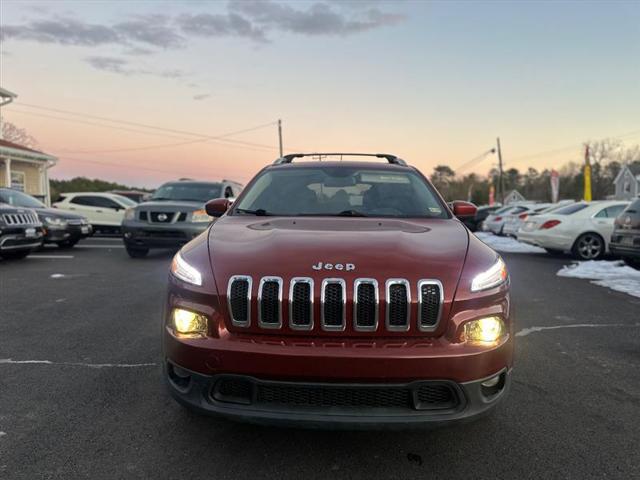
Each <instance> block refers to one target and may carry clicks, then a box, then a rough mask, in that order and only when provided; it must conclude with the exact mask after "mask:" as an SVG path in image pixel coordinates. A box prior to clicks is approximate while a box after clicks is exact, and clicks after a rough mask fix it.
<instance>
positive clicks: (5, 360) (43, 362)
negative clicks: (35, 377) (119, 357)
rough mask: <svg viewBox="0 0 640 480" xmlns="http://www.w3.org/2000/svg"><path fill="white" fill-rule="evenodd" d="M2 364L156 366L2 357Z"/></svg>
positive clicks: (0, 360)
mask: <svg viewBox="0 0 640 480" xmlns="http://www.w3.org/2000/svg"><path fill="white" fill-rule="evenodd" d="M0 364H11V365H27V364H35V365H63V366H68V367H88V368H140V367H155V366H156V364H155V363H78V362H52V361H51V360H13V359H11V358H0Z"/></svg>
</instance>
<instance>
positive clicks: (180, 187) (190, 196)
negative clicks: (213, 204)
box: [151, 182, 222, 203]
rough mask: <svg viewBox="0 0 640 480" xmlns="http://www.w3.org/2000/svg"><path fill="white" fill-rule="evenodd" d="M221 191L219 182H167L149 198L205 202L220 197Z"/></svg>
mask: <svg viewBox="0 0 640 480" xmlns="http://www.w3.org/2000/svg"><path fill="white" fill-rule="evenodd" d="M221 191H222V189H221V187H220V184H219V183H193V182H188V183H167V184H165V185H162V186H161V187H160V188H158V190H156V191H155V192H154V193H153V195H152V196H151V200H178V201H183V202H187V201H191V202H201V203H206V202H208V201H209V200H213V199H214V198H220V197H221V196H222V195H220V192H221Z"/></svg>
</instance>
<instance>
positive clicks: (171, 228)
mask: <svg viewBox="0 0 640 480" xmlns="http://www.w3.org/2000/svg"><path fill="white" fill-rule="evenodd" d="M208 227H209V224H208V223H205V222H203V223H189V222H180V223H167V224H162V223H153V224H150V223H147V222H140V221H137V220H125V221H124V222H123V223H122V239H123V240H124V243H125V245H127V246H129V247H134V248H135V247H138V248H176V247H181V246H182V245H184V244H185V243H187V242H190V241H191V240H192V239H194V238H195V237H197V236H198V235H200V234H201V233H202V232H204V231H205V230H206V229H207V228H208Z"/></svg>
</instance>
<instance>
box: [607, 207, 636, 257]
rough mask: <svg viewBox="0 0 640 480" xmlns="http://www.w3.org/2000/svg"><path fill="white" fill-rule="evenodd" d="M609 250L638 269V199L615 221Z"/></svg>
mask: <svg viewBox="0 0 640 480" xmlns="http://www.w3.org/2000/svg"><path fill="white" fill-rule="evenodd" d="M609 250H610V251H611V253H612V254H613V255H616V256H619V257H622V258H623V259H624V260H625V261H626V262H627V263H629V264H630V265H632V266H634V267H640V199H638V200H636V201H634V202H633V203H632V204H631V205H629V207H627V208H626V209H625V211H624V212H622V213H621V214H620V215H619V216H618V217H617V218H616V220H615V223H614V230H613V234H612V235H611V242H610V243H609Z"/></svg>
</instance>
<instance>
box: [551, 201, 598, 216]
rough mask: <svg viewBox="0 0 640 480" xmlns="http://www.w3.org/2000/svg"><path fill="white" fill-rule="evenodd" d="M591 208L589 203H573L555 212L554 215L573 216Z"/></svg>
mask: <svg viewBox="0 0 640 480" xmlns="http://www.w3.org/2000/svg"><path fill="white" fill-rule="evenodd" d="M588 206H589V204H588V203H573V204H571V205H568V206H566V207H563V208H558V209H557V210H554V211H553V214H554V215H571V214H573V213H576V212H579V211H580V210H584V209H585V208H587V207H588Z"/></svg>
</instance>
